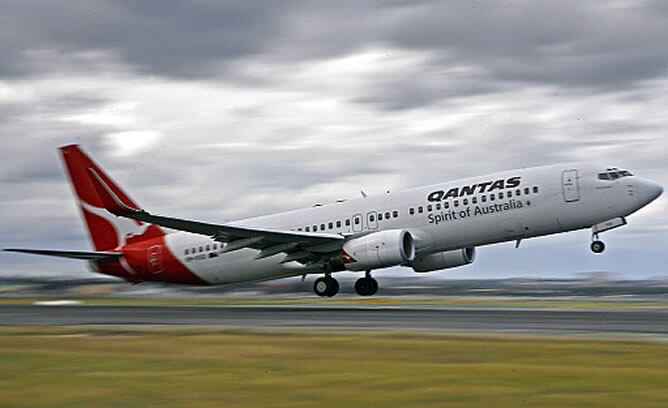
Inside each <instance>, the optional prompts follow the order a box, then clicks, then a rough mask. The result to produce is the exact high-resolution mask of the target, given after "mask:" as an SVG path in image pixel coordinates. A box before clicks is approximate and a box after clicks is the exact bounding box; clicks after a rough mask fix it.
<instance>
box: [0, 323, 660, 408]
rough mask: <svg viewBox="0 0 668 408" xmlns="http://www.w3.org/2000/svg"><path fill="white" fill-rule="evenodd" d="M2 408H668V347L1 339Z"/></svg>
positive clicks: (433, 336) (346, 336)
mask: <svg viewBox="0 0 668 408" xmlns="http://www.w3.org/2000/svg"><path fill="white" fill-rule="evenodd" d="M0 366H2V370H1V371H0V406H7V407H9V406H11V407H74V406H96V407H121V406H123V407H139V406H141V407H144V406H162V407H182V406H189V407H212V406H224V407H255V406H258V407H260V406H262V407H266V406H272V407H312V406H316V405H317V406H321V407H363V406H382V407H399V406H406V407H408V406H410V407H422V406H429V407H435V406H448V407H460V406H461V407H464V406H467V407H474V406H475V407H481V406H494V407H518V406H540V407H564V406H587V407H610V406H616V407H623V406H634V407H645V406H647V407H663V406H668V393H666V392H665V391H666V378H668V344H667V343H665V342H657V341H643V340H633V339H626V340H608V339H603V338H599V339H578V338H572V337H564V336H559V337H550V336H535V335H517V334H514V335H502V336H498V335H485V334H457V333H447V332H433V333H417V334H416V333H411V332H406V331H340V332H332V331H327V332H322V331H317V330H310V329H309V330H266V329H260V330H252V329H243V330H238V329H237V330H233V329H221V328H206V327H188V328H174V327H162V328H155V327H152V328H147V327H144V326H124V327H118V326H108V327H99V326H85V327H82V326H80V327H59V328H54V327H3V328H0Z"/></svg>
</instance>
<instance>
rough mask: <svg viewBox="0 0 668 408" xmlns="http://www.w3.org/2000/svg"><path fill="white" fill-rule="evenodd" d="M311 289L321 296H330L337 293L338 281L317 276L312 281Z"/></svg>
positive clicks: (328, 277)
mask: <svg viewBox="0 0 668 408" xmlns="http://www.w3.org/2000/svg"><path fill="white" fill-rule="evenodd" d="M313 291H314V292H315V294H316V295H318V296H321V297H325V296H326V297H332V296H335V295H336V294H337V293H339V282H338V281H337V280H336V279H334V278H332V277H330V276H326V277H324V278H318V279H316V280H315V282H313Z"/></svg>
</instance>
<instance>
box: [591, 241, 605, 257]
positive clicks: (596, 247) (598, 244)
mask: <svg viewBox="0 0 668 408" xmlns="http://www.w3.org/2000/svg"><path fill="white" fill-rule="evenodd" d="M591 250H592V252H593V253H595V254H600V253H601V252H603V251H605V244H604V243H603V242H602V241H594V242H592V243H591Z"/></svg>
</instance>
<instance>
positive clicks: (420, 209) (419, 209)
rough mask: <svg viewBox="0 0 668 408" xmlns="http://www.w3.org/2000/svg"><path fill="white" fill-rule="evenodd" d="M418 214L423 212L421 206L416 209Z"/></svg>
mask: <svg viewBox="0 0 668 408" xmlns="http://www.w3.org/2000/svg"><path fill="white" fill-rule="evenodd" d="M418 212H419V213H420V214H422V213H423V212H424V208H422V206H419V207H418Z"/></svg>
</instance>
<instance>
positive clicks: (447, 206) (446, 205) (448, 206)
mask: <svg viewBox="0 0 668 408" xmlns="http://www.w3.org/2000/svg"><path fill="white" fill-rule="evenodd" d="M443 208H445V209H446V210H447V209H448V208H450V202H449V201H446V202H444V203H443Z"/></svg>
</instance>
